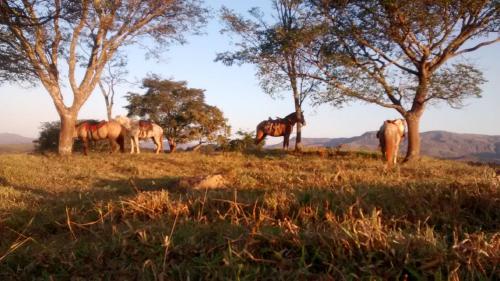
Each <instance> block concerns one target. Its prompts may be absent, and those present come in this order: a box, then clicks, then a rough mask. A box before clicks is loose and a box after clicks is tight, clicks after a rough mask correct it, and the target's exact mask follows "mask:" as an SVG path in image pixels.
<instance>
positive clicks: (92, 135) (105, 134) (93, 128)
mask: <svg viewBox="0 0 500 281" xmlns="http://www.w3.org/2000/svg"><path fill="white" fill-rule="evenodd" d="M73 138H79V139H81V140H82V142H83V154H84V155H87V151H88V149H89V141H97V140H103V139H108V140H109V143H110V144H111V153H113V152H116V151H117V150H118V147H119V148H120V151H121V152H125V136H124V130H123V127H122V125H120V123H118V122H116V121H109V122H108V121H100V122H99V121H93V120H88V121H83V122H80V123H79V124H77V125H76V126H75V131H74V133H73Z"/></svg>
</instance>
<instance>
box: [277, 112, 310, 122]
mask: <svg viewBox="0 0 500 281" xmlns="http://www.w3.org/2000/svg"><path fill="white" fill-rule="evenodd" d="M283 119H287V120H289V121H290V122H292V123H300V124H302V126H305V125H306V119H305V118H304V112H303V111H301V112H300V117H299V118H297V113H295V112H292V113H290V114H288V115H287V116H286V117H285V118H283Z"/></svg>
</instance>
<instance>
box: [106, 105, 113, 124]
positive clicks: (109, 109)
mask: <svg viewBox="0 0 500 281" xmlns="http://www.w3.org/2000/svg"><path fill="white" fill-rule="evenodd" d="M111 107H112V105H109V104H106V113H107V114H108V121H111V119H113V117H112V110H113V109H112V108H111Z"/></svg>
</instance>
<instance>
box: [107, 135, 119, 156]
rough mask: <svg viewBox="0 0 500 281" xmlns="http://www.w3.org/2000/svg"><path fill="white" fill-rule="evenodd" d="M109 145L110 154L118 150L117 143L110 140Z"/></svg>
mask: <svg viewBox="0 0 500 281" xmlns="http://www.w3.org/2000/svg"><path fill="white" fill-rule="evenodd" d="M109 144H110V145H111V152H110V153H111V154H113V153H114V152H115V151H116V150H118V148H117V146H118V143H117V142H116V141H115V140H114V139H112V138H110V139H109Z"/></svg>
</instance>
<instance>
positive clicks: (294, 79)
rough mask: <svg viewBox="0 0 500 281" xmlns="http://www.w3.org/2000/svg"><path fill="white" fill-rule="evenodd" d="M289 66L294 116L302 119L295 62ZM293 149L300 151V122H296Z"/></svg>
mask: <svg viewBox="0 0 500 281" xmlns="http://www.w3.org/2000/svg"><path fill="white" fill-rule="evenodd" d="M291 68H292V72H291V73H290V74H289V78H290V85H291V86H292V92H293V103H294V106H295V114H296V115H297V116H296V118H297V120H301V122H303V121H302V118H301V116H302V108H301V104H300V92H299V89H298V88H297V74H296V72H295V64H294V63H293V62H292V63H291ZM295 151H297V152H300V151H302V124H301V123H300V122H297V135H296V137H295Z"/></svg>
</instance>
